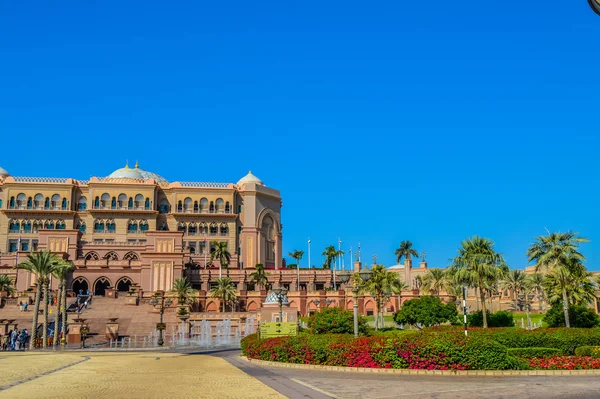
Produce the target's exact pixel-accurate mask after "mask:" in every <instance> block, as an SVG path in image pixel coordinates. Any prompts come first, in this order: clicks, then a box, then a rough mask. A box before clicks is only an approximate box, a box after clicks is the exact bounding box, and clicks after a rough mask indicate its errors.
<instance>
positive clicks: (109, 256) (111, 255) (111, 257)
mask: <svg viewBox="0 0 600 399" xmlns="http://www.w3.org/2000/svg"><path fill="white" fill-rule="evenodd" d="M104 259H108V260H119V255H117V253H116V252H113V251H110V252H109V253H107V254H106V255H104Z"/></svg>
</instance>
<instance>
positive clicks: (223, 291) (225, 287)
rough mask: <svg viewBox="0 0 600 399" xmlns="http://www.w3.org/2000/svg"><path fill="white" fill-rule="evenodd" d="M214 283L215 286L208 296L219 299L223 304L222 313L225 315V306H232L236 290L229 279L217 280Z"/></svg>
mask: <svg viewBox="0 0 600 399" xmlns="http://www.w3.org/2000/svg"><path fill="white" fill-rule="evenodd" d="M216 283H217V285H216V286H215V287H213V288H211V289H210V296H211V297H213V298H219V299H220V300H221V301H222V302H223V313H225V305H226V304H227V303H232V304H233V303H234V302H235V300H236V299H237V296H236V294H237V290H236V288H235V286H234V285H233V281H232V280H231V278H229V277H222V278H218V279H217V280H216Z"/></svg>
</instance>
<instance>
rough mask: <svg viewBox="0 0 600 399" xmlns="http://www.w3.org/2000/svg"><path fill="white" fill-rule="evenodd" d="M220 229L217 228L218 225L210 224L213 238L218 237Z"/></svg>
mask: <svg viewBox="0 0 600 399" xmlns="http://www.w3.org/2000/svg"><path fill="white" fill-rule="evenodd" d="M217 230H218V228H217V224H216V223H211V224H210V231H209V232H210V235H211V236H216V235H217V234H218V231H217Z"/></svg>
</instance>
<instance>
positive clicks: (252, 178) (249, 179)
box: [237, 171, 265, 186]
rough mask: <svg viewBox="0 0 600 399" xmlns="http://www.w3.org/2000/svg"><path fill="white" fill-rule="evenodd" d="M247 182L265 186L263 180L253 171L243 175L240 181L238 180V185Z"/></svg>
mask: <svg viewBox="0 0 600 399" xmlns="http://www.w3.org/2000/svg"><path fill="white" fill-rule="evenodd" d="M246 183H254V184H260V185H262V186H264V185H265V184H264V183H263V182H262V180H260V179H259V178H258V177H256V176H254V175H253V174H252V171H249V172H248V174H247V175H246V176H244V177H242V178H241V179H240V181H238V182H237V184H238V185H242V184H246Z"/></svg>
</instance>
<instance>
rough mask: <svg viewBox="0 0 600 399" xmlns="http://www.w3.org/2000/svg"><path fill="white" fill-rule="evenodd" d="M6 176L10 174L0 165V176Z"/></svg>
mask: <svg viewBox="0 0 600 399" xmlns="http://www.w3.org/2000/svg"><path fill="white" fill-rule="evenodd" d="M7 176H10V175H9V174H8V172H7V171H6V169H3V168H2V167H1V166H0V177H7Z"/></svg>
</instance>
